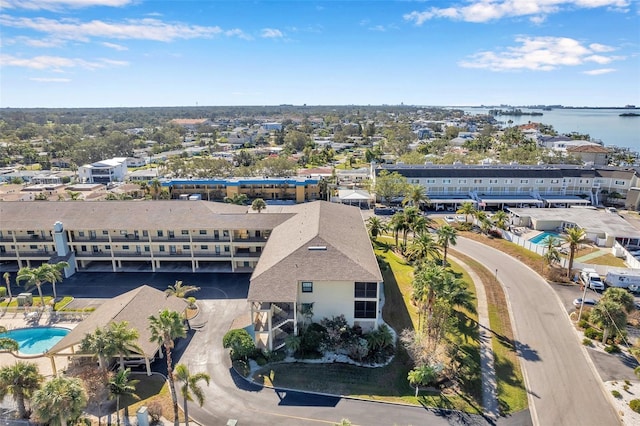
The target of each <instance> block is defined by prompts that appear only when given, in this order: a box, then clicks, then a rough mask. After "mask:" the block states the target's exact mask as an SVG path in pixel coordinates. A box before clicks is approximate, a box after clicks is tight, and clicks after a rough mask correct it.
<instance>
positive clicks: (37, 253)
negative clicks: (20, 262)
mask: <svg viewBox="0 0 640 426" xmlns="http://www.w3.org/2000/svg"><path fill="white" fill-rule="evenodd" d="M54 254H55V253H52V252H50V251H44V250H40V251H27V252H24V253H23V252H21V253H20V257H47V258H48V257H51V256H52V255H54Z"/></svg>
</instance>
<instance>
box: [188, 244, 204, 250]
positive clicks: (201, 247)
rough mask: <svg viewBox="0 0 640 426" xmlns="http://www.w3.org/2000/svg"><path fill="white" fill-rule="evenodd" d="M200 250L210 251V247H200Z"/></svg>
mask: <svg viewBox="0 0 640 426" xmlns="http://www.w3.org/2000/svg"><path fill="white" fill-rule="evenodd" d="M185 247H189V246H185ZM200 250H209V246H204V245H203V246H200Z"/></svg>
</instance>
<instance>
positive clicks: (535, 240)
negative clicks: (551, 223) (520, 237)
mask: <svg viewBox="0 0 640 426" xmlns="http://www.w3.org/2000/svg"><path fill="white" fill-rule="evenodd" d="M547 237H554V238H557V239H561V237H560V234H556V233H555V232H543V233H542V234H538V235H536V236H535V237H533V238H530V239H529V241H531V242H532V243H533V244H544V243H545V241H544V240H546V239H547Z"/></svg>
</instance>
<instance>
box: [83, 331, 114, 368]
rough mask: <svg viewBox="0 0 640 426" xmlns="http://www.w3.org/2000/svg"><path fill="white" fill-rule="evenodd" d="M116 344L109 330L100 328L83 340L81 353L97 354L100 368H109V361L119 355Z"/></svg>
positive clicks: (86, 335)
mask: <svg viewBox="0 0 640 426" xmlns="http://www.w3.org/2000/svg"><path fill="white" fill-rule="evenodd" d="M114 343H115V342H114V341H113V339H112V338H111V336H110V333H109V332H108V329H106V328H100V327H98V328H96V330H95V331H94V332H93V333H88V334H85V336H84V337H83V338H82V340H81V341H80V352H82V353H92V354H96V355H97V356H98V365H99V366H100V368H107V360H108V359H109V358H111V357H112V356H114V355H116V354H117V353H118V351H117V349H116V345H115V344H114Z"/></svg>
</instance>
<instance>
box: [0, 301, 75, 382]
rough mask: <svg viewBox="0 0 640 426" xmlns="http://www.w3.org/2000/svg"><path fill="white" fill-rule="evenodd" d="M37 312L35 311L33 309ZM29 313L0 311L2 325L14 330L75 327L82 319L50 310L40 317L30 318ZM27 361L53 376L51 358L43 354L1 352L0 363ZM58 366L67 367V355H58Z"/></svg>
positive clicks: (44, 373)
mask: <svg viewBox="0 0 640 426" xmlns="http://www.w3.org/2000/svg"><path fill="white" fill-rule="evenodd" d="M33 312H35V311H33ZM28 315H29V313H27V312H24V311H19V312H11V311H8V312H4V311H0V325H2V326H3V327H5V328H6V329H7V330H14V329H16V328H32V327H45V326H46V327H62V328H68V329H73V328H74V327H75V326H76V325H78V322H79V321H80V320H81V319H80V317H75V316H71V315H70V316H68V317H67V316H64V317H62V316H57V315H55V316H52V315H51V314H50V313H49V312H43V313H42V315H41V316H40V318H39V319H37V320H29V319H27V316H28ZM19 360H22V361H26V362H32V363H35V364H36V365H37V366H38V369H39V370H40V374H42V375H43V376H45V377H53V376H54V372H53V367H52V365H51V361H50V360H49V358H47V357H45V356H42V355H20V354H13V353H9V352H0V365H10V364H12V363H14V362H16V361H19ZM55 361H56V368H57V370H58V371H62V370H65V369H66V368H67V358H66V357H61V356H60V357H56V358H55Z"/></svg>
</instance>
